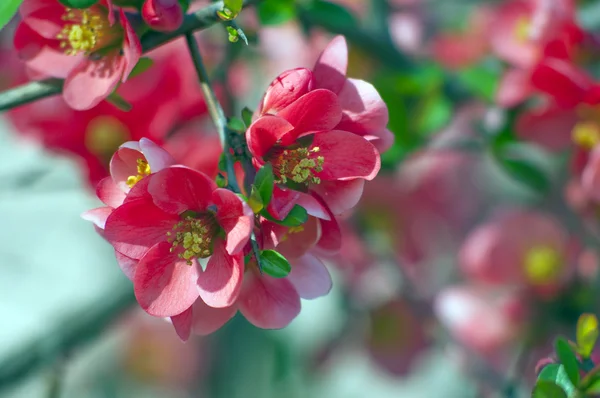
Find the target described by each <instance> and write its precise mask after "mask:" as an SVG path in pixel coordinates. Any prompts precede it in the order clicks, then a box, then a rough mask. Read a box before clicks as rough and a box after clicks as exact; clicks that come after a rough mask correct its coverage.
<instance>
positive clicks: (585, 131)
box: [572, 122, 600, 150]
mask: <svg viewBox="0 0 600 398" xmlns="http://www.w3.org/2000/svg"><path fill="white" fill-rule="evenodd" d="M572 138H573V141H574V142H575V143H576V144H577V145H578V146H580V147H581V148H583V149H586V150H591V149H592V148H594V147H595V146H596V145H598V143H600V127H599V126H598V124H596V123H594V122H580V123H577V125H575V128H574V129H573V133H572Z"/></svg>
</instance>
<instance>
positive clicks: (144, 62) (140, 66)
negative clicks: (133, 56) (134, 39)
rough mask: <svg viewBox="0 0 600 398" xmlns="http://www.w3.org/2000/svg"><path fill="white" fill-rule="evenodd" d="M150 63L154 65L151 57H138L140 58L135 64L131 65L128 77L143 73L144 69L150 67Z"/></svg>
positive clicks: (131, 77)
mask: <svg viewBox="0 0 600 398" xmlns="http://www.w3.org/2000/svg"><path fill="white" fill-rule="evenodd" d="M152 65H154V61H153V60H152V58H148V57H142V58H140V60H139V61H138V62H137V64H135V66H134V67H133V70H132V71H131V73H130V74H129V77H128V79H133V78H134V77H136V76H138V75H141V74H142V73H144V72H145V71H147V70H148V69H150V67H151V66H152Z"/></svg>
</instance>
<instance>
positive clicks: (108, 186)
mask: <svg viewBox="0 0 600 398" xmlns="http://www.w3.org/2000/svg"><path fill="white" fill-rule="evenodd" d="M96 195H98V199H100V200H101V201H102V203H104V204H105V205H107V206H110V207H113V208H114V207H118V206H120V205H121V204H123V201H124V200H125V197H126V196H127V195H125V192H123V190H122V189H120V188H119V187H118V186H117V184H115V183H114V181H113V179H112V178H111V177H105V178H103V179H102V180H100V182H99V183H98V185H97V186H96Z"/></svg>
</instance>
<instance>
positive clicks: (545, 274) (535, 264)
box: [524, 246, 563, 285]
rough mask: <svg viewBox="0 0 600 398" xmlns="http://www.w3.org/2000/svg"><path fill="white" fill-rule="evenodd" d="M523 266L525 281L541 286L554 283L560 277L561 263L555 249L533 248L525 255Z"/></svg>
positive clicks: (546, 247)
mask: <svg viewBox="0 0 600 398" xmlns="http://www.w3.org/2000/svg"><path fill="white" fill-rule="evenodd" d="M524 266H525V274H526V275H527V279H528V280H529V281H530V282H531V283H533V284H536V285H541V284H546V283H551V282H554V281H555V280H556V279H557V278H558V277H559V276H560V274H561V271H562V266H563V262H562V259H561V257H560V255H559V253H558V252H557V251H556V249H554V248H552V247H549V246H535V247H532V248H531V249H530V250H529V251H527V253H526V254H525V259H524Z"/></svg>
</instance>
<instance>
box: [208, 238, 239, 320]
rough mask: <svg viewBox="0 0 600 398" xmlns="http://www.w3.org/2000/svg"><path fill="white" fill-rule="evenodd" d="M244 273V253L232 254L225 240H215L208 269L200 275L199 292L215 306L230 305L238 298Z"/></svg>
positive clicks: (209, 304) (210, 304)
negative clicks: (226, 246) (228, 250)
mask: <svg viewBox="0 0 600 398" xmlns="http://www.w3.org/2000/svg"><path fill="white" fill-rule="evenodd" d="M243 275H244V256H243V253H239V254H236V255H233V256H232V255H230V254H228V253H227V251H226V250H225V245H224V242H223V241H221V240H219V241H217V242H215V244H214V248H213V254H212V256H211V257H210V259H209V260H208V264H207V265H206V270H204V271H203V272H201V273H200V274H199V276H198V292H199V293H200V297H201V298H202V300H204V302H205V303H206V304H207V305H208V306H210V307H215V308H223V307H229V306H231V305H232V304H233V303H235V300H236V299H237V297H238V295H239V293H240V289H241V287H242V277H243Z"/></svg>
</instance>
